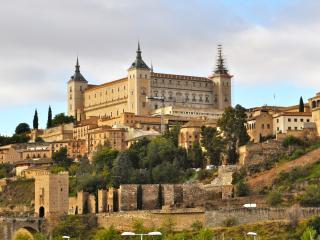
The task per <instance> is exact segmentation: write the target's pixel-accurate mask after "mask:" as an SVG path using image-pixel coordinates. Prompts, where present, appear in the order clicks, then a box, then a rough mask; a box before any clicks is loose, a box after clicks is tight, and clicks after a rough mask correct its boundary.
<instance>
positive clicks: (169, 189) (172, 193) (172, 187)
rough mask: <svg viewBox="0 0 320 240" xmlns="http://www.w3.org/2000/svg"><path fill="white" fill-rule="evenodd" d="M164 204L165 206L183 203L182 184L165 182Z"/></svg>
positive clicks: (163, 189)
mask: <svg viewBox="0 0 320 240" xmlns="http://www.w3.org/2000/svg"><path fill="white" fill-rule="evenodd" d="M162 200H163V201H162V204H163V206H167V207H173V206H177V205H181V204H182V202H183V188H182V185H177V184H163V185H162Z"/></svg>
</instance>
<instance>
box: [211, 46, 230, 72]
mask: <svg viewBox="0 0 320 240" xmlns="http://www.w3.org/2000/svg"><path fill="white" fill-rule="evenodd" d="M214 73H220V74H228V70H227V69H226V67H225V66H224V58H223V56H222V46H221V45H220V44H219V45H218V59H217V65H216V69H215V71H214Z"/></svg>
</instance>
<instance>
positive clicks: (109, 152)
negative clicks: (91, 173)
mask: <svg viewBox="0 0 320 240" xmlns="http://www.w3.org/2000/svg"><path fill="white" fill-rule="evenodd" d="M118 153H119V152H118V151H117V150H114V149H112V148H102V149H100V150H98V151H97V152H96V153H95V154H94V155H93V165H94V168H95V170H96V172H102V171H104V170H107V171H108V170H110V169H111V168H112V164H113V161H114V159H116V157H117V156H118Z"/></svg>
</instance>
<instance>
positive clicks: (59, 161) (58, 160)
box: [52, 147, 73, 169]
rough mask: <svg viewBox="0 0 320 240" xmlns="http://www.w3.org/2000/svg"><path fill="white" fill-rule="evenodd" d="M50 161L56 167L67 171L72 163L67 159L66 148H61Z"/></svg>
mask: <svg viewBox="0 0 320 240" xmlns="http://www.w3.org/2000/svg"><path fill="white" fill-rule="evenodd" d="M52 160H53V162H54V164H56V165H57V166H60V167H63V168H65V169H67V168H68V167H69V166H70V165H71V164H72V162H73V160H72V159H71V158H69V157H68V150H67V148H65V147H64V148H61V149H60V150H59V151H58V152H54V153H53V154H52Z"/></svg>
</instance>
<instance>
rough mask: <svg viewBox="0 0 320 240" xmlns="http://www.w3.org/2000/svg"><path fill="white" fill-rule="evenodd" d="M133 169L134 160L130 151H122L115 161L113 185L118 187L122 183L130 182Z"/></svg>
mask: <svg viewBox="0 0 320 240" xmlns="http://www.w3.org/2000/svg"><path fill="white" fill-rule="evenodd" d="M132 171H133V166H132V162H131V160H130V158H129V154H128V152H122V153H120V154H119V155H118V156H117V158H116V159H115V160H114V161H113V167H112V177H113V179H112V181H113V186H115V187H117V186H119V185H120V184H126V183H130V181H129V180H130V175H131V173H132Z"/></svg>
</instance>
